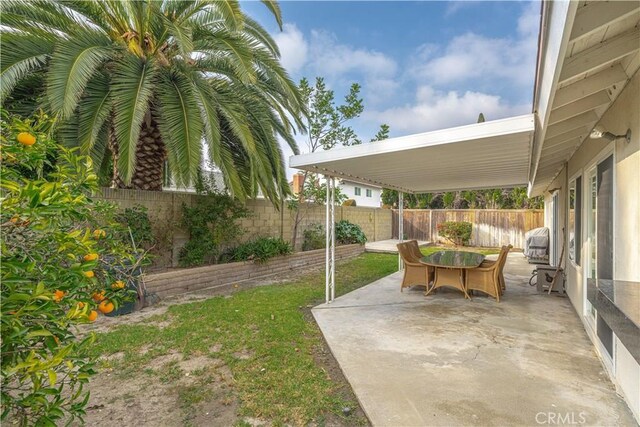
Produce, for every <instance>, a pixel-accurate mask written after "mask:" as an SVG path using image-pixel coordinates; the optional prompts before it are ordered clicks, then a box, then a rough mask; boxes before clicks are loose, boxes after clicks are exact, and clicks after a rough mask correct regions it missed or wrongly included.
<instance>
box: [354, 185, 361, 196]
mask: <svg viewBox="0 0 640 427" xmlns="http://www.w3.org/2000/svg"><path fill="white" fill-rule="evenodd" d="M361 194H362V188H360V187H356V189H355V195H356V196H360V195H361Z"/></svg>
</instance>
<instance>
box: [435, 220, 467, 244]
mask: <svg viewBox="0 0 640 427" xmlns="http://www.w3.org/2000/svg"><path fill="white" fill-rule="evenodd" d="M437 228H438V234H439V235H440V236H442V237H444V238H445V239H447V240H449V241H450V242H451V243H453V244H454V245H456V246H464V245H466V244H468V243H469V240H470V239H471V229H472V225H471V223H470V222H464V221H445V222H441V223H440V224H438V225H437Z"/></svg>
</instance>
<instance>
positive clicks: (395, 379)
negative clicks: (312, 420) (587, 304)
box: [313, 253, 636, 426]
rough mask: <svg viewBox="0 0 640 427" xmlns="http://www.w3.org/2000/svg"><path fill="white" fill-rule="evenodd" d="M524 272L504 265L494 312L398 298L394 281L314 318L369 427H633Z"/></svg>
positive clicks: (591, 360) (451, 298)
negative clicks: (562, 426)
mask: <svg viewBox="0 0 640 427" xmlns="http://www.w3.org/2000/svg"><path fill="white" fill-rule="evenodd" d="M532 269H533V267H532V266H530V265H528V264H527V263H526V261H524V258H523V257H522V254H519V253H516V254H511V255H510V256H509V258H508V263H507V266H506V269H505V278H506V281H507V292H506V294H505V296H504V299H502V300H501V301H500V303H496V302H495V301H494V300H493V299H491V298H487V297H484V296H474V297H473V299H472V300H464V299H463V298H462V294H461V293H460V292H458V291H454V290H451V291H449V290H447V289H444V290H442V291H441V290H438V292H437V293H436V294H432V295H429V296H428V297H425V296H424V295H423V289H421V288H412V289H410V290H406V289H405V291H404V292H403V293H400V280H401V273H395V274H392V275H390V276H388V277H385V278H383V279H381V280H378V281H376V282H374V283H371V284H370V285H368V286H365V287H363V288H361V289H358V290H356V291H354V292H351V293H349V294H347V295H344V296H342V297H340V298H338V299H336V300H335V301H334V302H333V303H332V304H330V305H326V304H323V305H320V306H318V307H316V308H314V309H313V315H314V316H315V318H316V320H317V322H318V324H319V325H320V328H321V330H322V332H323V334H324V336H325V338H326V340H327V342H328V344H329V347H330V348H331V351H332V352H333V354H334V356H335V357H336V359H337V361H338V363H339V364H340V366H341V368H342V370H343V371H344V374H345V376H346V377H347V379H348V380H349V382H350V383H351V386H352V387H353V390H354V392H355V394H356V396H357V397H358V399H359V401H360V403H361V405H362V407H363V408H364V410H365V412H366V414H367V416H368V417H369V419H370V420H371V422H372V423H373V425H375V426H424V425H427V426H452V425H455V426H460V425H482V426H485V425H487V426H488V425H496V426H505V425H518V426H520V425H532V426H536V425H544V424H546V425H557V424H580V425H598V426H633V425H636V423H635V421H634V419H633V417H632V415H631V412H630V410H629V408H628V407H627V406H626V404H625V402H624V401H623V400H622V398H620V397H619V396H618V395H617V394H616V391H615V389H614V386H613V384H612V383H611V382H610V381H609V379H608V378H607V375H606V374H605V372H604V371H603V367H602V365H601V363H600V361H599V359H598V357H597V356H596V354H595V352H594V350H593V347H592V344H591V342H590V341H589V339H588V337H587V335H586V333H585V331H584V329H583V326H582V324H581V322H580V320H579V319H578V317H577V316H576V314H575V312H574V311H573V308H572V307H571V304H570V302H569V300H568V299H567V298H565V297H560V296H557V295H551V296H548V295H546V294H545V295H540V294H537V293H536V291H535V288H531V287H530V286H528V284H527V280H528V277H529V273H530V272H531V270H532ZM337 286H340V285H339V284H338V285H337Z"/></svg>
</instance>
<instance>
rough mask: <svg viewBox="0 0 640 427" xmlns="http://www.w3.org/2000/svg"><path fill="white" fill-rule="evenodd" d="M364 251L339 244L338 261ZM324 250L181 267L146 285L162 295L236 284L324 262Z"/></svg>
mask: <svg viewBox="0 0 640 427" xmlns="http://www.w3.org/2000/svg"><path fill="white" fill-rule="evenodd" d="M363 252H364V245H358V244H356V245H344V246H338V247H336V260H340V259H346V258H351V257H355V256H357V255H360V254H361V253H363ZM324 262H325V250H324V249H318V250H315V251H307V252H296V253H294V254H291V255H287V256H281V257H277V258H273V259H271V260H269V261H267V262H265V263H261V264H258V263H254V262H250V261H247V262H233V263H229V264H217V265H209V266H206V267H196V268H181V269H176V270H172V271H168V272H165V273H156V274H148V275H146V276H145V284H146V286H147V291H148V292H155V293H156V294H158V296H160V297H167V296H170V295H178V294H182V293H186V292H193V291H197V290H202V289H205V288H211V287H215V286H224V285H230V284H235V283H238V282H242V281H245V280H249V279H259V278H263V277H268V276H271V275H274V274H281V273H285V272H287V271H294V270H296V269H299V268H309V267H314V266H320V265H324Z"/></svg>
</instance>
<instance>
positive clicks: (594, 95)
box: [529, 0, 640, 196]
mask: <svg viewBox="0 0 640 427" xmlns="http://www.w3.org/2000/svg"><path fill="white" fill-rule="evenodd" d="M639 22H640V2H638V1H637V0H635V1H611V2H604V1H584V2H574V1H548V0H547V1H545V2H544V8H543V17H542V28H541V30H540V31H541V37H540V45H539V49H538V68H537V70H536V84H535V91H534V111H535V112H536V114H537V119H538V123H537V125H538V126H537V130H536V134H535V136H534V142H533V146H532V156H531V170H530V176H529V194H530V195H532V196H536V195H539V194H542V193H544V191H545V190H546V189H547V188H548V187H549V185H550V184H551V182H552V181H553V180H554V179H555V177H556V176H557V175H558V174H559V173H560V171H561V170H562V168H563V167H564V165H565V163H566V162H567V161H568V160H569V159H570V158H571V157H572V156H573V154H574V153H575V151H576V150H577V149H578V148H579V147H580V145H581V144H582V143H583V142H584V141H585V140H587V138H588V136H589V134H590V132H591V130H592V129H593V128H594V126H595V125H596V124H597V123H598V121H599V120H600V119H601V117H602V115H603V114H604V113H605V112H606V111H607V109H608V108H609V107H610V106H611V104H612V103H613V102H615V99H616V98H617V96H618V95H619V94H620V92H622V90H623V89H624V87H625V86H626V85H627V83H628V82H629V80H630V79H631V77H632V76H633V75H634V74H635V73H636V72H637V71H638V69H639V68H640V28H638V23H639ZM614 131H616V132H619V133H624V132H625V131H626V129H617V130H614Z"/></svg>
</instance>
